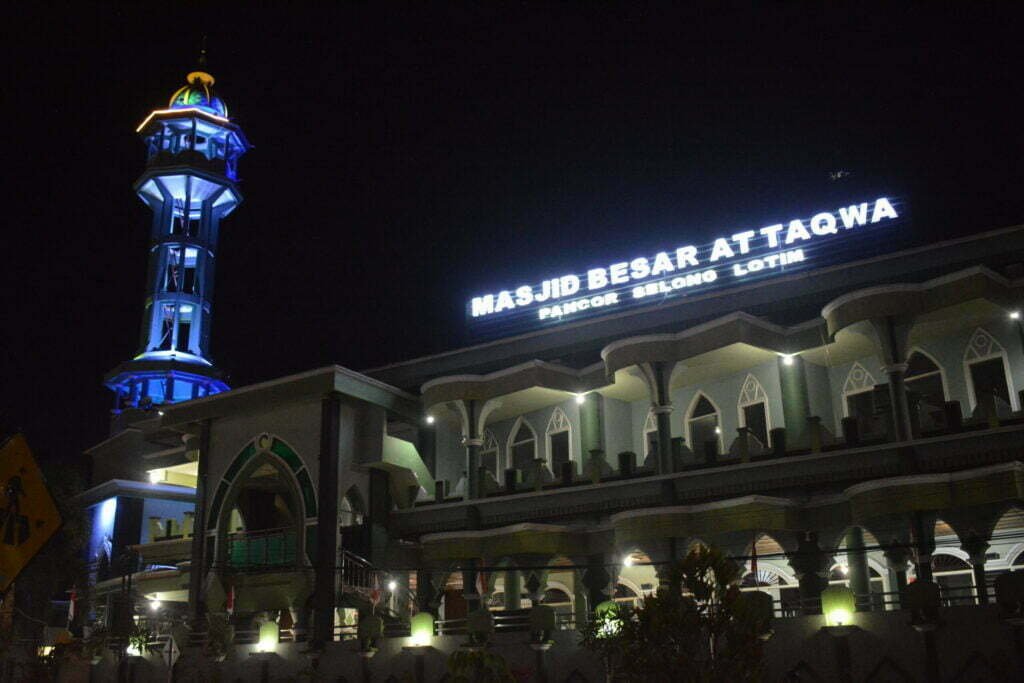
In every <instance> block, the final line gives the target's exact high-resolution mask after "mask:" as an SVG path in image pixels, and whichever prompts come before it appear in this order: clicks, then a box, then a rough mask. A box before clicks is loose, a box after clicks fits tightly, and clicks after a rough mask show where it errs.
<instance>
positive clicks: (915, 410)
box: [904, 352, 946, 429]
mask: <svg viewBox="0 0 1024 683" xmlns="http://www.w3.org/2000/svg"><path fill="white" fill-rule="evenodd" d="M904 383H905V384H906V387H907V403H908V405H909V406H910V411H911V414H912V416H914V417H915V418H916V419H917V424H918V425H919V426H920V428H921V429H940V428H942V427H944V426H945V424H946V419H945V413H944V412H943V406H944V404H945V401H946V392H945V390H944V389H943V386H942V372H941V371H940V369H939V366H938V365H936V364H935V362H934V361H932V359H931V358H929V357H928V356H926V355H924V354H923V353H920V352H914V353H913V354H911V355H910V358H909V359H908V361H907V374H906V375H905V378H904Z"/></svg>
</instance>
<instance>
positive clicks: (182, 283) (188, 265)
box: [164, 247, 199, 294]
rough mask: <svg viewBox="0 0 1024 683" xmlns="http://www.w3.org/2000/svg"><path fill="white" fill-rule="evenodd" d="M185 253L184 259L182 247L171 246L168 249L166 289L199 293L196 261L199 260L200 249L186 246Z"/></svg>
mask: <svg viewBox="0 0 1024 683" xmlns="http://www.w3.org/2000/svg"><path fill="white" fill-rule="evenodd" d="M184 253H185V257H184V259H182V248H181V247H169V248H168V249H167V269H166V274H165V277H164V291H167V292H185V293H186V294H198V293H199V292H198V288H197V287H196V284H197V283H196V263H197V262H198V260H199V250H198V249H194V248H192V247H186V248H185V249H184Z"/></svg>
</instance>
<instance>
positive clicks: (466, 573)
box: [462, 560, 481, 614]
mask: <svg viewBox="0 0 1024 683" xmlns="http://www.w3.org/2000/svg"><path fill="white" fill-rule="evenodd" d="M479 574H480V572H479V571H477V561H476V560H466V561H465V562H464V563H463V565H462V597H464V598H465V599H466V613H467V614H470V613H472V612H475V611H477V610H478V609H480V598H481V596H480V593H479V592H477V587H476V581H477V576H478V575H479Z"/></svg>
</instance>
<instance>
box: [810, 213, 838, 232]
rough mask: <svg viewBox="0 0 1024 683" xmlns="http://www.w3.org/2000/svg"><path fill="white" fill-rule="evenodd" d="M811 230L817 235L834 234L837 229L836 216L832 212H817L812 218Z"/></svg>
mask: <svg viewBox="0 0 1024 683" xmlns="http://www.w3.org/2000/svg"><path fill="white" fill-rule="evenodd" d="M811 232H813V233H814V234H815V235H834V234H836V233H837V232H839V231H838V230H836V217H835V216H833V215H832V214H830V213H819V214H815V216H814V218H812V219H811Z"/></svg>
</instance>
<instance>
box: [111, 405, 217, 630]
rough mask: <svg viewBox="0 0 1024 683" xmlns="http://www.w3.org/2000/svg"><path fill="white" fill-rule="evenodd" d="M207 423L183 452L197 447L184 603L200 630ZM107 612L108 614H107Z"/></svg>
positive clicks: (203, 602)
mask: <svg viewBox="0 0 1024 683" xmlns="http://www.w3.org/2000/svg"><path fill="white" fill-rule="evenodd" d="M210 430H211V423H210V420H204V421H203V422H202V424H201V425H200V427H199V438H198V439H196V437H194V436H189V437H187V438H186V441H185V450H190V447H192V446H195V447H197V448H198V459H197V463H198V473H197V475H196V506H195V521H194V522H193V526H192V560H191V563H190V567H191V569H190V570H189V575H188V603H189V604H190V605H192V610H193V611H192V617H193V620H194V628H198V629H199V630H202V627H201V626H200V625H201V624H205V623H206V599H205V598H204V596H203V579H204V578H205V577H204V576H203V574H204V572H205V569H206V529H207V527H208V526H209V524H208V521H207V519H206V515H207V509H206V499H207V478H208V476H209V475H208V473H209V469H210ZM108 613H109V612H108Z"/></svg>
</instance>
